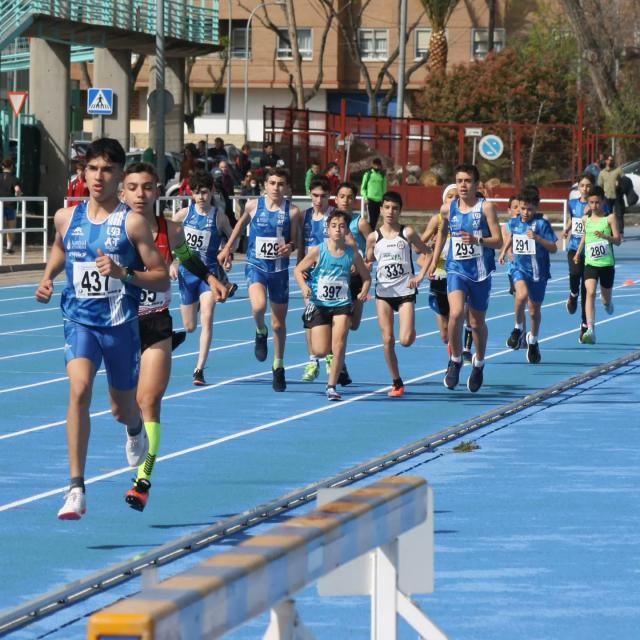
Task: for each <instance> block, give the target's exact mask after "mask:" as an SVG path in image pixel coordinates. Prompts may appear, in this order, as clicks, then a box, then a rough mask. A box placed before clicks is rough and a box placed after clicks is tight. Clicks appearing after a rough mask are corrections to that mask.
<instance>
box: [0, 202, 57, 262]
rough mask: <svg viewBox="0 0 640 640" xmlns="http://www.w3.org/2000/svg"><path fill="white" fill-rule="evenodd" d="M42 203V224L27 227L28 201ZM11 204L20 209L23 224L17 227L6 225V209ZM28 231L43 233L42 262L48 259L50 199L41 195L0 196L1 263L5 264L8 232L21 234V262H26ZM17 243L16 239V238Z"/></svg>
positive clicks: (19, 215)
mask: <svg viewBox="0 0 640 640" xmlns="http://www.w3.org/2000/svg"><path fill="white" fill-rule="evenodd" d="M34 202H38V203H42V226H41V227H27V203H34ZM7 205H9V206H11V205H15V207H13V206H11V208H12V209H13V208H15V209H18V210H19V211H17V213H18V217H17V218H16V223H17V220H18V218H19V219H20V224H21V226H20V227H18V226H17V224H16V228H15V229H8V228H5V226H4V209H5V207H6V206H7ZM27 233H42V262H46V261H47V236H48V233H49V200H48V199H47V198H39V197H33V198H32V197H24V196H23V197H20V198H0V265H2V264H3V260H4V251H5V248H4V247H5V241H4V237H5V235H8V234H13V235H14V236H16V235H20V264H25V262H26V257H27ZM14 244H15V240H14Z"/></svg>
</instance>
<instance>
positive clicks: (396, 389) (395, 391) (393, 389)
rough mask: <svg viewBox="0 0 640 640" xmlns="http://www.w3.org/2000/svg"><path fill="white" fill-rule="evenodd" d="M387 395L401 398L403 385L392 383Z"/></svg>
mask: <svg viewBox="0 0 640 640" xmlns="http://www.w3.org/2000/svg"><path fill="white" fill-rule="evenodd" d="M387 395H388V396H389V397H390V398H402V396H403V395H404V385H400V386H399V387H396V386H395V385H392V387H391V391H389V392H388V393H387Z"/></svg>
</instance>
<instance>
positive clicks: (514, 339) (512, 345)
mask: <svg viewBox="0 0 640 640" xmlns="http://www.w3.org/2000/svg"><path fill="white" fill-rule="evenodd" d="M522 334H523V331H522V329H518V327H515V328H514V330H513V331H512V332H511V335H510V336H509V337H508V338H507V347H509V349H513V350H514V351H515V350H517V349H519V348H520V346H521V342H522Z"/></svg>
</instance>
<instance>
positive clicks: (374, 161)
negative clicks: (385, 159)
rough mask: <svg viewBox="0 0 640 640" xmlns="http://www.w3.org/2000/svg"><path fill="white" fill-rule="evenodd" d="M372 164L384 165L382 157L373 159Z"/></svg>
mask: <svg viewBox="0 0 640 640" xmlns="http://www.w3.org/2000/svg"><path fill="white" fill-rule="evenodd" d="M371 164H379V165H380V166H382V160H380V158H374V159H373V160H372V161H371Z"/></svg>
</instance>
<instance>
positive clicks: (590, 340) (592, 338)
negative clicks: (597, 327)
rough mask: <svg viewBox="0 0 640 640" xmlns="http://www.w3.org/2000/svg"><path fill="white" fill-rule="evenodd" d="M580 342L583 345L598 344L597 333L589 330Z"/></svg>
mask: <svg viewBox="0 0 640 640" xmlns="http://www.w3.org/2000/svg"><path fill="white" fill-rule="evenodd" d="M580 342H582V344H595V343H596V333H595V331H594V330H593V329H587V330H586V331H585V332H584V333H583V334H582V337H581V338H580Z"/></svg>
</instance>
